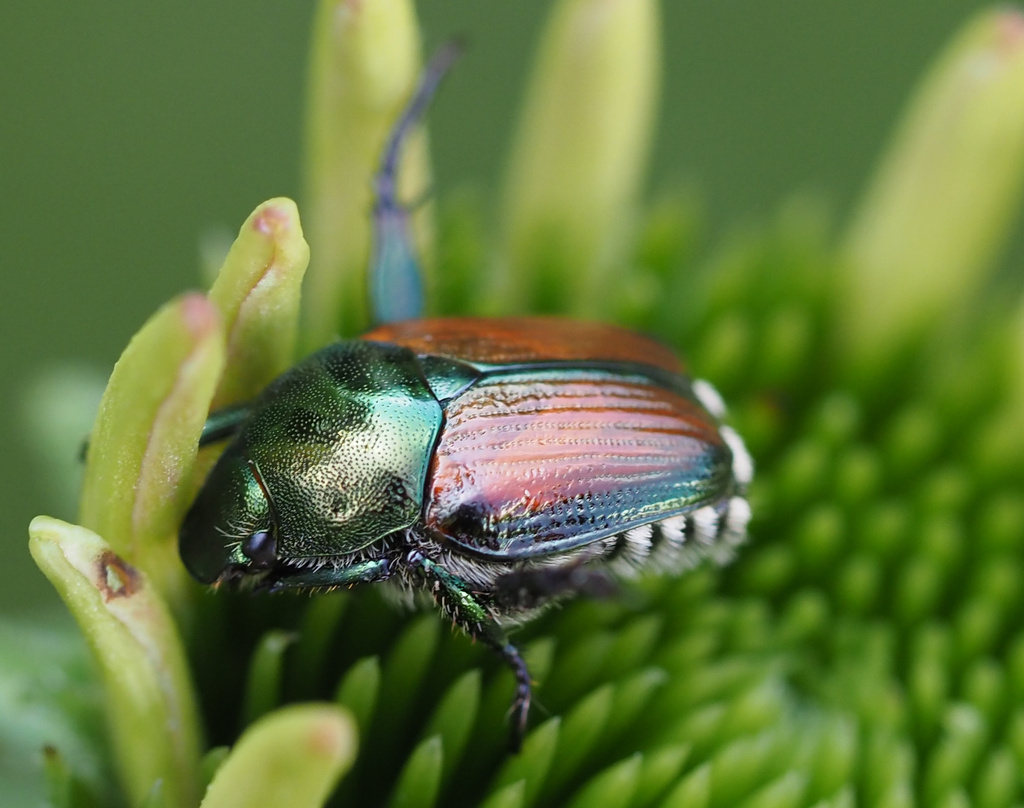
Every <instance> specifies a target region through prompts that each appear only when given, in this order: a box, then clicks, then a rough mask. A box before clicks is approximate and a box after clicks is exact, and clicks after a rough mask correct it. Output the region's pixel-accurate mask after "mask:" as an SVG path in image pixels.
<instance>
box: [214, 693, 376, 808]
mask: <svg viewBox="0 0 1024 808" xmlns="http://www.w3.org/2000/svg"><path fill="white" fill-rule="evenodd" d="M355 752H356V737H355V728H354V727H353V725H352V720H351V719H350V718H349V717H348V714H347V713H346V712H345V711H343V710H341V709H339V708H338V707H335V706H333V705H330V704H302V705H296V706H292V707H284V708H282V709H280V710H276V711H275V712H272V713H270V714H269V715H267V716H265V717H264V718H262V719H260V720H259V721H258V722H257V723H255V724H253V725H252V726H251V727H250V728H249V729H248V730H246V731H245V733H244V734H243V735H242V737H241V738H239V740H238V743H237V744H235V746H234V748H233V749H232V750H231V753H230V755H228V757H227V759H226V760H225V761H224V763H223V765H222V766H221V767H220V769H219V770H218V771H217V774H216V775H215V776H214V778H213V782H212V783H210V787H209V789H208V790H207V792H206V796H205V797H204V798H203V803H202V808H240V806H249V805H259V806H260V808H320V806H322V805H323V804H324V802H325V801H326V799H327V796H328V795H329V794H330V792H331V790H332V789H333V788H334V785H335V784H336V783H337V782H338V778H339V777H341V775H342V774H343V773H344V772H345V771H346V770H347V769H348V767H349V765H350V764H351V762H352V759H353V758H354V757H355Z"/></svg>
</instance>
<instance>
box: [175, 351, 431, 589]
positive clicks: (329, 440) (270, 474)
mask: <svg viewBox="0 0 1024 808" xmlns="http://www.w3.org/2000/svg"><path fill="white" fill-rule="evenodd" d="M441 420H442V415H441V406H440V405H439V404H438V402H437V399H436V398H435V397H434V395H433V394H432V393H431V391H430V389H429V387H428V386H427V383H426V381H425V379H424V378H423V374H422V372H421V370H420V368H419V365H418V363H417V361H416V358H415V356H414V355H413V353H412V352H411V351H409V350H408V349H406V348H402V347H399V346H396V345H385V344H382V343H376V342H366V341H351V342H338V343H335V344H333V345H330V346H329V347H327V348H324V349H323V350H321V351H319V352H317V353H315V354H313V355H312V356H310V357H308V358H307V359H306V360H304V361H303V362H301V363H299V364H298V365H296V366H295V367H294V368H292V369H291V370H290V371H289V372H288V373H286V374H284V375H283V376H281V377H280V378H279V379H278V380H277V381H276V382H274V383H273V384H272V385H270V386H269V387H268V388H267V389H266V390H265V391H264V392H263V394H262V395H261V396H260V397H259V398H258V399H257V400H256V401H255V402H253V405H252V408H251V410H250V411H249V415H248V417H247V418H246V419H245V421H244V422H243V423H242V425H241V427H240V429H239V431H238V433H237V436H236V438H235V440H234V441H232V443H231V444H230V445H229V446H228V448H227V450H226V451H225V452H224V454H223V455H222V456H221V457H220V459H219V460H218V462H217V464H216V466H214V468H213V471H212V472H211V473H210V476H209V478H208V479H207V481H206V484H205V485H204V486H203V490H202V491H201V492H200V494H199V497H198V498H197V500H196V503H195V505H194V506H193V509H192V511H191V512H190V514H189V516H188V518H187V519H186V522H185V526H184V528H183V531H182V556H183V558H184V559H185V560H186V563H187V564H189V568H190V570H191V571H192V573H193V574H194V575H196V577H198V578H199V579H200V580H206V581H212V580H214V579H216V578H217V577H219V576H220V574H221V573H222V572H224V571H225V570H226V569H228V568H229V567H231V566H232V565H239V564H244V563H245V561H246V559H245V557H244V556H243V555H241V553H242V542H244V540H245V539H246V537H248V536H251V535H252V534H253V533H254V532H256V531H260V530H266V531H268V532H269V533H270V534H272V536H273V539H274V542H275V546H276V551H277V553H278V554H279V555H280V556H281V557H282V558H287V559H292V560H301V559H306V558H314V557H321V556H339V555H344V554H347V553H353V552H356V551H358V550H360V549H362V548H364V547H366V546H367V545H369V544H371V543H373V542H374V541H378V540H379V539H381V538H382V537H383V536H386V535H388V534H390V533H393V532H394V531H396V530H401V529H402V528H406V527H410V526H411V525H413V524H414V523H416V522H417V521H418V520H419V518H420V513H421V509H422V503H423V489H424V485H425V482H426V476H427V472H428V469H429V465H430V459H431V451H432V448H433V446H434V443H435V441H436V438H437V434H438V431H439V430H440V428H441ZM268 499H269V501H268ZM232 539H236V540H235V541H232Z"/></svg>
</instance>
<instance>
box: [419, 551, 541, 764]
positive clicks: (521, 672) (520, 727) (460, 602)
mask: <svg viewBox="0 0 1024 808" xmlns="http://www.w3.org/2000/svg"><path fill="white" fill-rule="evenodd" d="M409 563H410V564H411V565H413V566H415V567H417V568H418V569H419V570H421V571H422V573H423V574H424V576H425V577H426V578H427V580H428V581H429V582H430V593H431V594H432V595H433V596H434V600H435V601H436V602H437V603H438V605H439V606H440V607H441V608H442V609H443V610H444V611H445V613H446V614H449V615H451V617H452V618H453V619H454V620H455V622H456V624H457V625H458V626H459V628H461V629H462V630H463V631H464V632H466V634H468V635H469V636H470V637H472V638H473V639H474V640H476V639H479V640H481V641H482V642H484V643H485V644H486V645H487V646H488V647H489V648H491V649H492V650H493V651H494V652H495V653H496V654H497V655H498V656H500V657H501V659H502V661H503V662H504V663H505V664H506V665H508V666H509V667H510V668H511V669H512V674H513V675H514V676H515V679H516V696H515V699H514V700H513V701H512V712H511V717H512V734H511V737H510V739H509V746H510V747H511V750H512V751H513V752H518V751H519V748H520V747H521V746H522V743H523V736H525V734H526V720H527V718H528V716H529V713H530V701H531V700H532V698H533V683H532V681H531V680H530V670H529V668H528V667H527V666H526V660H524V659H523V655H522V654H521V653H519V649H518V648H517V647H516V646H515V645H514V644H512V643H511V642H509V640H508V637H506V636H505V632H504V630H503V629H502V628H501V626H500V625H498V621H497V620H495V619H494V617H493V616H492V615H491V613H490V612H489V611H488V610H487V608H486V607H485V606H484V604H483V603H482V602H481V601H480V600H479V599H478V598H477V597H476V596H475V595H474V593H472V592H471V591H470V590H469V585H468V584H467V583H466V582H465V581H463V580H462V579H461V578H459V577H458V576H456V575H452V573H450V572H448V571H447V570H445V569H443V568H442V567H441V566H439V565H438V564H437V563H435V562H434V561H431V560H430V559H429V558H427V557H426V556H424V555H423V554H422V553H421V552H419V551H413V552H412V553H410V554H409Z"/></svg>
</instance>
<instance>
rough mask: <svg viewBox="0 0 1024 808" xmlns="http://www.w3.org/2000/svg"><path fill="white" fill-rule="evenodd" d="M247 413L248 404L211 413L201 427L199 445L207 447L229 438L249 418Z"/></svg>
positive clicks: (248, 410)
mask: <svg viewBox="0 0 1024 808" xmlns="http://www.w3.org/2000/svg"><path fill="white" fill-rule="evenodd" d="M249 412H250V407H249V404H248V403H245V404H234V405H232V406H230V407H223V408H221V409H219V410H216V411H214V412H211V413H210V415H209V417H208V418H207V419H206V423H205V424H204V425H203V432H202V434H201V435H200V436H199V445H200V446H209V445H210V444H211V443H216V442H217V441H220V440H224V439H225V438H230V437H231V436H232V435H234V434H235V433H236V432H237V431H238V429H239V427H241V426H242V423H243V422H244V421H245V419H246V418H248V417H249Z"/></svg>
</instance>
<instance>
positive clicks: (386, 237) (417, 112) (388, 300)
mask: <svg viewBox="0 0 1024 808" xmlns="http://www.w3.org/2000/svg"><path fill="white" fill-rule="evenodd" d="M460 52H461V47H460V46H459V45H458V44H457V43H455V42H449V43H448V44H446V45H444V46H442V47H441V48H440V50H438V51H437V53H436V54H435V55H434V57H433V59H431V61H430V63H429V64H428V65H427V66H426V68H425V69H424V71H423V74H422V76H421V77H420V83H419V86H417V88H416V91H415V92H414V93H413V96H412V98H411V99H410V101H409V103H408V105H407V106H406V107H405V110H404V111H403V112H402V115H401V117H400V118H399V119H398V122H397V123H396V124H395V126H394V128H393V129H392V130H391V134H390V136H389V137H388V140H387V143H386V144H385V145H384V154H383V156H382V158H381V165H380V169H379V171H378V172H377V176H376V177H375V178H374V193H375V200H374V205H373V255H372V257H371V259H370V278H369V284H368V285H369V291H370V307H371V311H372V313H373V318H374V320H375V322H376V324H381V323H390V322H395V321H398V320H409V319H412V318H414V317H418V316H420V314H421V313H422V309H423V288H422V287H423V284H422V279H421V277H420V276H421V272H420V265H419V260H418V259H417V256H416V250H415V247H414V245H413V243H412V228H411V226H410V221H409V218H410V217H409V210H408V208H407V207H406V206H405V205H403V204H402V203H401V202H400V201H399V200H398V158H399V154H400V152H401V149H402V146H403V145H404V143H405V141H406V139H407V138H408V136H409V133H410V132H411V131H412V129H413V127H414V126H415V125H416V123H417V121H419V119H420V118H421V117H422V116H423V113H424V111H425V110H426V108H427V106H428V105H429V104H430V100H431V98H433V96H434V91H435V90H437V87H438V85H439V84H440V82H441V79H442V78H443V77H444V75H445V73H447V72H448V68H449V67H451V65H452V63H453V62H454V61H455V59H456V58H457V57H458V55H459V53H460Z"/></svg>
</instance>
